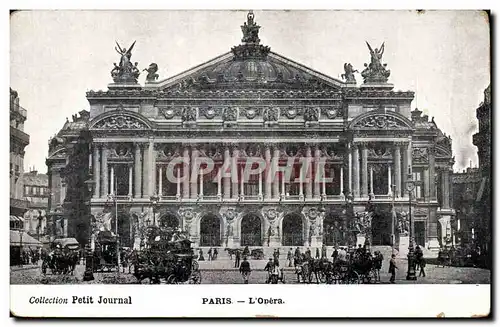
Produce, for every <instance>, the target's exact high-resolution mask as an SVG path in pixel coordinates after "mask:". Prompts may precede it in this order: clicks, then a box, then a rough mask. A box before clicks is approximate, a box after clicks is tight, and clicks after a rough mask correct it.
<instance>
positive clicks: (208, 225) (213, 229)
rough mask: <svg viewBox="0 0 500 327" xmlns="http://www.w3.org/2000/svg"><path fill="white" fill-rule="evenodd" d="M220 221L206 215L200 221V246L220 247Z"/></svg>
mask: <svg viewBox="0 0 500 327" xmlns="http://www.w3.org/2000/svg"><path fill="white" fill-rule="evenodd" d="M220 229H221V220H220V218H219V217H217V216H216V215H214V214H211V213H210V214H207V215H205V216H203V218H201V221H200V246H221V232H220Z"/></svg>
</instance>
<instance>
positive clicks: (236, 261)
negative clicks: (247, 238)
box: [234, 250, 241, 268]
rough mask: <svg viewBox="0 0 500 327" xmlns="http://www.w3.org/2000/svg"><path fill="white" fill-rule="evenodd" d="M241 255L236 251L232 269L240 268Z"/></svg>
mask: <svg viewBox="0 0 500 327" xmlns="http://www.w3.org/2000/svg"><path fill="white" fill-rule="evenodd" d="M240 259H241V254H240V251H239V250H236V260H235V261H234V268H238V267H239V266H240Z"/></svg>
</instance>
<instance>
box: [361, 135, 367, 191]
mask: <svg viewBox="0 0 500 327" xmlns="http://www.w3.org/2000/svg"><path fill="white" fill-rule="evenodd" d="M361 165H362V166H361V173H362V174H363V175H362V187H361V197H362V198H367V197H368V147H367V145H366V144H364V145H363V147H362V148H361Z"/></svg>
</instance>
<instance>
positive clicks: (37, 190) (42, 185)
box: [23, 169, 50, 242]
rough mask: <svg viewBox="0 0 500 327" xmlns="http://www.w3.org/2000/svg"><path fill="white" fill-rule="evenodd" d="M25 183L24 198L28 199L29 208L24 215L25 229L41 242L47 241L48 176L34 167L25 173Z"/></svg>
mask: <svg viewBox="0 0 500 327" xmlns="http://www.w3.org/2000/svg"><path fill="white" fill-rule="evenodd" d="M23 183H24V199H25V200H26V201H28V210H27V211H26V212H25V213H24V216H23V218H24V231H25V232H26V233H28V234H29V235H30V236H32V237H34V238H35V239H37V240H39V241H41V242H47V240H46V235H47V220H46V211H47V207H48V199H49V193H50V192H49V184H48V176H47V175H46V174H39V173H38V171H36V170H34V169H32V170H30V171H29V172H27V173H24V176H23Z"/></svg>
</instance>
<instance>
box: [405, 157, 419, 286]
mask: <svg viewBox="0 0 500 327" xmlns="http://www.w3.org/2000/svg"><path fill="white" fill-rule="evenodd" d="M414 189H415V182H414V181H413V178H412V174H411V169H410V167H408V179H407V181H406V190H407V191H408V197H409V210H408V215H409V219H410V245H409V247H408V272H407V274H406V280H417V275H416V272H415V253H414V250H413V243H414V240H413V237H414V235H413V234H414V231H413V217H412V214H411V197H412V194H413V190H414Z"/></svg>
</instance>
